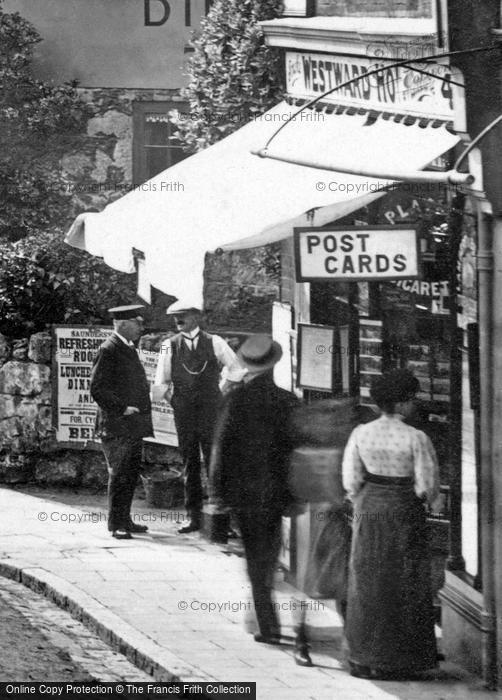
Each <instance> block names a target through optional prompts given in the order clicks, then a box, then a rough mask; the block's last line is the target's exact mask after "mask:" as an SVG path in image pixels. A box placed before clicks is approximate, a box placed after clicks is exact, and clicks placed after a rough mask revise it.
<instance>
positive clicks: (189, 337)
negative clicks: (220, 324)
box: [183, 333, 199, 352]
mask: <svg viewBox="0 0 502 700" xmlns="http://www.w3.org/2000/svg"><path fill="white" fill-rule="evenodd" d="M183 337H184V338H185V340H189V341H190V352H193V350H195V341H196V340H197V338H198V337H199V334H198V333H197V335H194V336H193V338H192V337H191V336H189V335H184V336H183Z"/></svg>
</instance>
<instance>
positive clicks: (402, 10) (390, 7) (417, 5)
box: [315, 0, 432, 17]
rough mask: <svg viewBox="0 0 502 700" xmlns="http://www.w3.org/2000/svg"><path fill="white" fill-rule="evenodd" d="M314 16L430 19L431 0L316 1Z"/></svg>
mask: <svg viewBox="0 0 502 700" xmlns="http://www.w3.org/2000/svg"><path fill="white" fill-rule="evenodd" d="M315 14H316V15H332V16H336V17H350V16H356V17H357V16H368V17H430V16H431V15H432V1H431V0H316V6H315Z"/></svg>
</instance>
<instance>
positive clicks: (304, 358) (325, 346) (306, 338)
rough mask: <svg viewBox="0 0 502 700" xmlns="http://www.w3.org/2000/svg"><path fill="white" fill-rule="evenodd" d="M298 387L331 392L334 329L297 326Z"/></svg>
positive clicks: (304, 325) (301, 324) (300, 324)
mask: <svg viewBox="0 0 502 700" xmlns="http://www.w3.org/2000/svg"><path fill="white" fill-rule="evenodd" d="M298 333H299V334H298V358H299V359H298V385H299V386H301V387H303V388H304V389H313V390H314V391H327V392H332V391H333V388H334V382H333V380H334V377H333V372H334V364H333V362H334V359H335V356H336V345H335V329H334V328H332V327H331V326H315V325H311V324H307V323H299V324H298Z"/></svg>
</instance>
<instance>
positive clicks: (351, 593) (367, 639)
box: [345, 475, 437, 672]
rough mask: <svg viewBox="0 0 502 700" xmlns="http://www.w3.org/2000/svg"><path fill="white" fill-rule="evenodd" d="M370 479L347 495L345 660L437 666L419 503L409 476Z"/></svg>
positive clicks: (393, 666)
mask: <svg viewBox="0 0 502 700" xmlns="http://www.w3.org/2000/svg"><path fill="white" fill-rule="evenodd" d="M373 478H374V477H373V476H372V475H370V476H369V479H373ZM375 481H376V482H377V483H375ZM375 481H373V480H368V481H367V482H366V484H365V485H364V486H363V488H362V490H361V491H360V493H359V494H358V495H357V497H356V499H355V502H354V518H353V539H352V549H351V558H350V565H349V584H348V586H349V587H348V605H347V623H346V628H345V634H346V637H347V641H348V643H349V648H350V656H349V660H350V661H351V662H352V663H354V664H359V665H361V666H369V667H371V668H376V669H382V670H386V671H404V670H407V671H408V670H410V671H416V672H418V671H423V670H426V669H428V668H433V667H435V666H436V665H437V649H436V639H435V635H434V613H433V606H432V590H431V578H430V556H429V543H428V530H427V524H426V520H425V512H424V508H423V505H422V503H421V501H420V500H419V499H418V498H417V496H416V495H415V493H414V490H413V484H412V482H411V480H410V479H403V478H401V479H400V478H391V477H376V479H375Z"/></svg>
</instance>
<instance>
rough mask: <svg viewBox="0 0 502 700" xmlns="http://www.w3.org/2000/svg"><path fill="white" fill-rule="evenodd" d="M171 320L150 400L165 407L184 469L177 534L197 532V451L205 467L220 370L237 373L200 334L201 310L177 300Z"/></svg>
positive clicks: (226, 353) (229, 355)
mask: <svg viewBox="0 0 502 700" xmlns="http://www.w3.org/2000/svg"><path fill="white" fill-rule="evenodd" d="M167 314H168V315H172V316H174V321H175V324H176V327H177V330H178V333H177V335H175V336H173V337H172V338H169V339H168V340H167V341H165V342H164V343H163V345H162V347H161V351H160V357H159V362H158V365H157V372H156V375H155V385H154V388H153V398H154V400H155V401H159V400H161V399H166V400H167V401H169V402H170V403H171V406H172V407H173V412H174V422H175V425H176V432H177V433H178V440H179V446H180V451H181V456H182V459H183V465H184V470H185V507H186V509H187V513H188V516H189V518H190V520H189V522H188V524H187V525H185V526H184V527H182V528H180V530H179V532H180V533H182V534H185V533H189V532H194V531H196V530H199V529H200V527H201V521H202V500H203V493H202V482H201V461H200V453H201V450H202V454H203V458H204V463H205V466H206V469H208V468H209V459H210V454H211V444H212V439H213V432H214V424H215V421H216V412H217V406H218V403H219V400H220V397H221V392H220V390H219V381H220V369H221V367H225V368H226V369H227V378H228V379H229V380H232V379H233V378H235V380H236V381H238V380H240V379H241V377H242V375H243V369H242V367H241V365H240V364H239V361H238V360H237V357H236V355H235V353H234V351H233V350H232V349H231V348H230V347H229V346H228V344H227V343H226V342H225V341H224V340H223V338H220V336H218V335H214V334H210V333H206V332H205V331H203V330H201V329H200V325H199V324H200V321H201V317H202V311H201V310H200V309H198V308H197V307H196V306H193V305H191V304H190V303H189V302H186V301H182V300H181V301H177V302H175V303H174V304H171V306H170V307H169V308H168V310H167Z"/></svg>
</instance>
